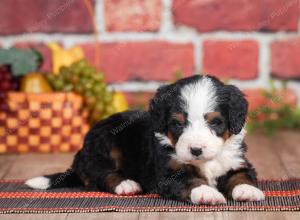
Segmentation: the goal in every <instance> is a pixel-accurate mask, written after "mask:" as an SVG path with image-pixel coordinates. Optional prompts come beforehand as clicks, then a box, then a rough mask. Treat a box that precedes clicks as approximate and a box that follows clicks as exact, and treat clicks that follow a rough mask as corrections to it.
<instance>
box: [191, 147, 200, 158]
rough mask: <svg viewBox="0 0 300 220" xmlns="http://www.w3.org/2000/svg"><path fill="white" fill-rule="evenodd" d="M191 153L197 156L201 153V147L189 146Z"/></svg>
mask: <svg viewBox="0 0 300 220" xmlns="http://www.w3.org/2000/svg"><path fill="white" fill-rule="evenodd" d="M191 154H192V155H194V156H196V157H198V156H200V155H201V154H202V149H201V148H198V147H191Z"/></svg>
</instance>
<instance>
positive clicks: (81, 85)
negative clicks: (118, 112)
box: [47, 60, 115, 124]
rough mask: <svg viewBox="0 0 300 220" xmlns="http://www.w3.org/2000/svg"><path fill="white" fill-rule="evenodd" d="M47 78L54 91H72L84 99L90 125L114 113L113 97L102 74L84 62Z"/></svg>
mask: <svg viewBox="0 0 300 220" xmlns="http://www.w3.org/2000/svg"><path fill="white" fill-rule="evenodd" d="M47 77H48V80H49V82H50V83H51V85H52V86H53V88H54V89H55V90H56V91H62V92H70V91H72V92H76V93H78V94H80V95H82V96H83V97H84V101H85V104H86V106H87V107H88V109H89V111H90V116H89V120H90V124H94V123H95V122H97V121H99V120H100V119H103V118H106V117H107V116H109V115H111V114H113V113H115V109H114V107H113V105H112V101H113V95H112V93H111V92H110V91H109V90H108V89H107V87H106V85H105V83H104V81H103V78H104V77H103V74H102V73H101V72H98V71H97V70H96V68H94V67H93V66H91V65H90V64H89V63H88V62H87V61H86V60H80V61H78V62H75V63H73V64H72V65H71V66H70V67H62V68H61V69H60V72H59V74H58V75H54V74H48V75H47Z"/></svg>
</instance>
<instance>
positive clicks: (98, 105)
mask: <svg viewBox="0 0 300 220" xmlns="http://www.w3.org/2000/svg"><path fill="white" fill-rule="evenodd" d="M95 110H96V111H99V112H102V111H103V110H104V106H103V103H102V102H101V101H98V100H97V101H96V105H95Z"/></svg>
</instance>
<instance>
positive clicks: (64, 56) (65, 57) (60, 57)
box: [48, 43, 84, 74]
mask: <svg viewBox="0 0 300 220" xmlns="http://www.w3.org/2000/svg"><path fill="white" fill-rule="evenodd" d="M48 47H49V48H50V50H51V52H52V66H53V70H52V71H53V73H55V74H58V73H59V69H60V67H62V66H70V65H71V64H72V63H74V62H76V61H78V60H81V59H83V58H84V53H83V51H82V49H81V47H72V48H70V49H68V50H65V49H64V48H62V47H61V46H60V45H59V44H57V43H50V44H48Z"/></svg>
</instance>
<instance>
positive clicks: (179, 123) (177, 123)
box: [172, 120, 184, 128]
mask: <svg viewBox="0 0 300 220" xmlns="http://www.w3.org/2000/svg"><path fill="white" fill-rule="evenodd" d="M172 124H173V126H175V127H176V128H183V126H184V125H183V124H182V123H181V122H179V121H176V120H173V121H172Z"/></svg>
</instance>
